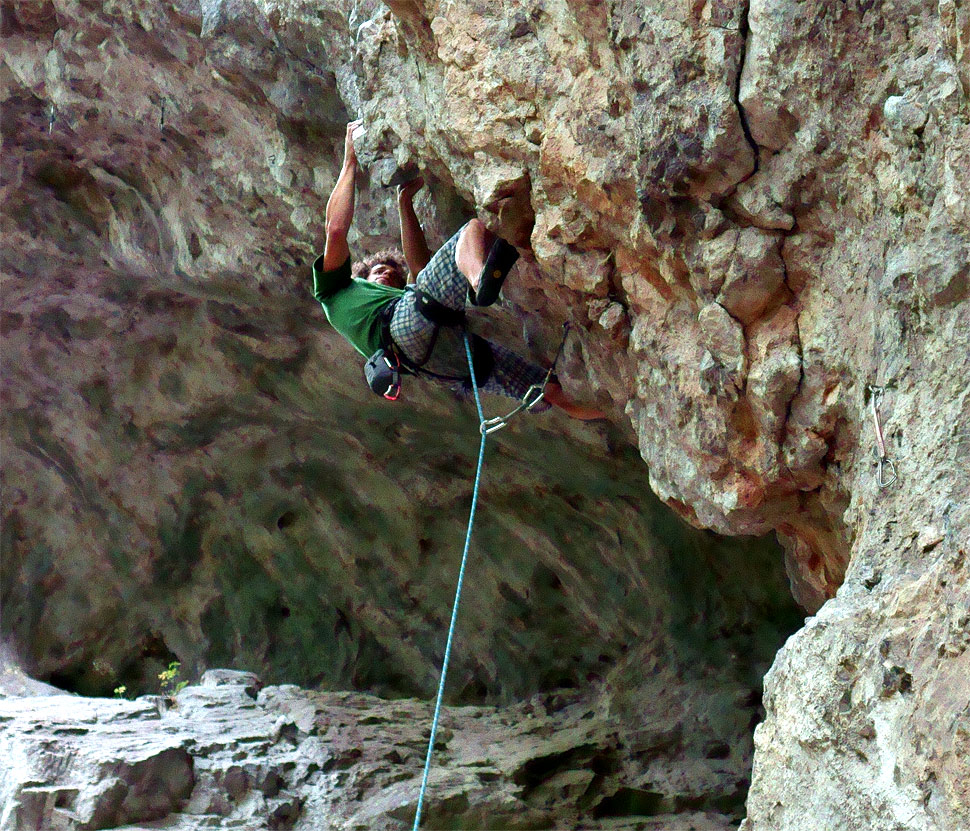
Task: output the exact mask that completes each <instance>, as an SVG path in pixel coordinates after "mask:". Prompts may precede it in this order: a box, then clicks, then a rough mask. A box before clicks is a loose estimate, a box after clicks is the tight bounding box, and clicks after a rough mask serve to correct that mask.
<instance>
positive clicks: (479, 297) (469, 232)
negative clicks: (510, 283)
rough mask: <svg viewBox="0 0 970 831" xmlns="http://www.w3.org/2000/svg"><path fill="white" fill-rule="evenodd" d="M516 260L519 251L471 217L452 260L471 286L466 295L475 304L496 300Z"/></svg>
mask: <svg viewBox="0 0 970 831" xmlns="http://www.w3.org/2000/svg"><path fill="white" fill-rule="evenodd" d="M518 259H519V252H518V251H516V250H515V248H514V247H513V246H512V245H510V244H509V243H508V242H506V241H505V240H504V239H501V238H499V237H497V236H495V234H493V233H492V232H491V231H489V230H488V228H486V227H485V225H484V224H483V223H482V222H480V221H479V220H477V219H473V220H471V221H470V222H469V223H468V224H467V225H466V226H465V227H464V228H462V229H461V233H460V234H459V237H458V248H457V250H456V252H455V262H456V263H457V264H458V269H459V271H461V273H462V274H463V275H464V277H465V279H466V280H467V281H468V284H469V285H470V286H471V292H470V297H471V298H472V303H474V304H475V305H476V306H490V305H491V304H492V303H494V302H495V301H496V300H498V295H499V292H500V291H501V290H502V283H503V282H504V281H505V277H506V276H507V275H508V273H509V271H511V269H512V266H513V265H515V261H516V260H518Z"/></svg>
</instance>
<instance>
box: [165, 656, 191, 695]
mask: <svg viewBox="0 0 970 831" xmlns="http://www.w3.org/2000/svg"><path fill="white" fill-rule="evenodd" d="M181 671H182V664H181V663H179V662H178V661H172V663H170V664H169V665H168V669H163V670H162V671H161V672H160V673H158V681H159V690H160V691H161V693H162V695H178V694H179V693H180V692H181V691H182V690H184V689H185V688H186V687H187V686H188V685H189V682H188V681H185V680H183V679H181V678H180V677H179V676H180V674H181Z"/></svg>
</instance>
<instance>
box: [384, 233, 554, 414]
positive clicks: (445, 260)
mask: <svg viewBox="0 0 970 831" xmlns="http://www.w3.org/2000/svg"><path fill="white" fill-rule="evenodd" d="M460 234H461V230H459V231H458V233H456V234H455V235H454V236H453V237H452V238H451V239H450V240H448V242H446V243H445V244H444V245H442V246H441V248H439V249H438V250H437V251H436V252H435V254H434V256H433V257H432V258H431V261H430V262H429V263H428V264H427V265H426V266H425V267H424V268H423V269H421V271H420V273H419V274H418V277H417V280H416V281H415V287H416V288H419V289H421V290H422V291H424V292H427V293H428V294H430V295H431V296H432V297H433V298H434V299H435V300H437V301H438V302H439V303H442V304H444V305H445V306H447V307H448V308H450V309H458V310H462V309H464V308H465V301H466V298H467V297H468V280H467V279H465V275H464V274H462V273H461V272H460V271H459V270H458V264H457V262H455V249H456V248H457V247H458V236H459V235H460ZM435 328H436V327H435V325H434V324H433V323H432V322H431V321H429V320H428V319H427V318H425V317H424V316H423V315H421V314H420V313H419V312H418V310H417V309H416V308H415V297H414V293H413V292H410V291H409V292H407V294H405V295H404V296H403V297H402V298H401V299H400V300H399V301H398V303H397V307H396V308H395V309H394V315H393V317H392V318H391V337H392V338H393V339H394V343H395V344H396V345H397V346H398V348H399V349H400V350H401V351H402V352H403V353H404V355H405V356H406V357H407V358H408V359H409V360H411V361H414V362H415V363H420V362H421V361H422V360H424V358H425V356H426V355H427V353H428V350H429V349H431V355H430V356H429V357H428V360H427V362H426V363H425V364H424V365H423V368H424V369H427V370H428V371H429V372H434V373H436V374H438V375H448V376H452V377H459V378H466V377H468V359H467V357H466V355H465V340H464V337H463V336H462V330H461V329H457V328H455V327H452V326H441V327H440V328H439V329H438V338H437V340H436V341H434V343H433V344H432V339H433V338H434V331H435ZM488 345H489V346H490V347H491V348H492V355H493V356H494V358H495V366H494V368H493V369H492V374H491V376H490V377H489V379H488V381H487V382H486V383H485V385H484V386H482V387H481V390H482V392H490V393H496V394H498V395H505V396H508V397H509V398H514V399H516V400H521V399H522V398H523V397H524V396H525V394H526V393H527V392H528V391H529V387H531V386H533V385H534V384H541V383H542V381H543V379H544V378H545V377H546V370H544V369H543V368H542V367H540V366H537V365H536V364H534V363H532V362H531V361H527V360H526V359H525V358H523V357H521V356H520V355H517V354H516V353H515V352H513V351H512V350H510V349H506V348H505V347H504V346H499V344H497V343H492V342H491V341H489V343H488ZM432 346H433V348H432ZM441 383H443V384H446V385H447V386H449V387H451V388H452V389H455V390H462V389H464V385H463V383H462V382H461V381H453V382H452V381H444V380H442V381H441ZM547 409H549V405H548V404H547V403H546V402H545V401H542V402H541V403H539V404H538V405H537V406H536V407H534V408H533V410H532V411H533V412H541V411H542V410H547Z"/></svg>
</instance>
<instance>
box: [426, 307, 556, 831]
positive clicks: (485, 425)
mask: <svg viewBox="0 0 970 831" xmlns="http://www.w3.org/2000/svg"><path fill="white" fill-rule="evenodd" d="M567 334H569V322H568V321H567V322H566V323H564V324H563V327H562V340H561V341H560V342H559V349H557V350H556V355H555V357H554V358H553V360H552V364H551V365H550V366H549V370H548V372H546V377H545V378H544V379H543V380H542V383H541V384H533V385H532V386H531V387H529V389H528V391H527V392H526V394H525V396H523V398H522V403H521V404H520V405H519V406H518V407H516V408H515V409H514V410H513V411H512V412H511V413H509V414H508V415H505V416H500V417H499V418H491V419H486V418H485V413H484V412H482V401H481V398H480V396H479V394H478V387H479V383H480V382H479V381H478V379H477V378H476V376H477V375H478V374H479V373H478V372H477V367H476V365H475V358H474V357H473V356H472V346H471V343H470V341H469V336H468V332H467V331H465V332H462V336H463V339H464V341H465V357H466V358H467V360H468V372H469V377H470V379H471V388H472V392H473V393H474V395H475V408H476V409H477V410H478V421H479V433H481V436H482V441H481V444H479V447H478V467H477V468H476V470H475V487H474V488H473V490H472V507H471V512H470V514H469V517H468V531H467V533H466V534H465V549H464V551H462V554H461V566H460V567H459V569H458V586H457V588H456V589H455V603H454V606H452V609H451V623H450V624H449V626H448V638H447V640H446V641H445V656H444V660H443V661H442V664H441V678H440V680H439V681H438V696H437V698H436V699H435V705H434V716H433V717H432V719H431V737H430V738H429V739H428V752H427V755H426V756H425V759H424V773H423V774H422V776H421V790H420V791H419V792H418V807H417V810H416V812H415V814H414V826H413V828H412V831H418V828H419V826H420V825H421V808H422V806H423V804H424V796H425V793H426V792H427V789H428V774H429V772H430V771H431V755H432V753H434V740H435V736H436V735H437V733H438V719H439V717H440V715H441V701H442V698H443V697H444V692H445V677H446V676H447V674H448V662H449V660H450V658H451V643H452V640H453V638H454V634H455V622H456V621H457V620H458V604H459V602H460V601H461V587H462V584H463V582H464V580H465V565H466V563H467V562H468V547H469V544H470V543H471V539H472V526H473V525H474V524H475V508H476V506H477V505H478V487H479V484H480V482H481V478H482V463H483V461H484V459H485V440H486V439H487V438H488V435H489V433H494V432H495V431H496V430H501V429H502V428H503V427H505V426H506V425H507V424H508V420H509V419H510V418H512V416H514V415H516V414H517V413H520V412H522V411H523V410H531V409H532V408H533V407H535V406H536V404H538V403H539V402H540V401H541V400H542V394H543V392H544V391H545V388H546V384H548V383H549V379H550V378H551V377H552V374H553V371H554V370H555V368H556V364H557V363H558V362H559V356H560V355H561V354H562V350H563V347H564V346H565V344H566V335H567ZM472 337H473V338H474V335H473V336H472Z"/></svg>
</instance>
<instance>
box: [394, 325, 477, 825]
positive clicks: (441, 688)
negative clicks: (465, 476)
mask: <svg viewBox="0 0 970 831" xmlns="http://www.w3.org/2000/svg"><path fill="white" fill-rule="evenodd" d="M463 335H464V340H465V357H466V358H467V359H468V371H469V373H470V375H471V382H472V391H473V392H474V394H475V407H476V408H477V409H478V418H479V420H480V421H481V422H482V423H484V421H485V414H484V413H483V412H482V402H481V399H480V398H479V395H478V381H477V380H476V379H475V367H474V360H473V358H472V348H471V344H470V343H469V341H468V333H467V332H464V333H463ZM481 433H482V441H481V444H480V445H479V447H478V467H477V468H476V470H475V487H474V489H473V490H472V507H471V512H470V514H469V516H468V531H467V532H466V534H465V549H464V551H462V554H461V566H460V567H459V569H458V587H457V588H456V589H455V603H454V605H453V606H452V609H451V623H450V625H449V626H448V639H447V640H446V641H445V657H444V660H443V661H442V664H441V679H440V680H439V681H438V697H437V699H436V700H435V705H434V717H433V718H432V719H431V738H430V739H429V740H428V753H427V756H425V760H424V774H423V775H422V776H421V790H420V792H419V793H418V807H417V811H416V812H415V814H414V828H413V829H412V831H418V827H419V826H420V825H421V806H422V805H423V804H424V795H425V792H426V791H427V789H428V773H429V771H430V770H431V754H432V753H433V752H434V739H435V735H437V733H438V718H439V716H440V715H441V700H442V697H443V696H444V692H445V677H446V676H447V674H448V661H449V659H450V658H451V641H452V638H453V637H454V634H455V621H457V619H458V604H459V602H460V601H461V587H462V583H463V582H464V580H465V564H466V563H467V562H468V546H469V544H470V543H471V539H472V526H473V525H474V524H475V508H476V506H477V505H478V486H479V483H480V482H481V478H482V462H483V461H484V459H485V439H486V437H487V436H486V433H485V431H484V430H482V431H481Z"/></svg>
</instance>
